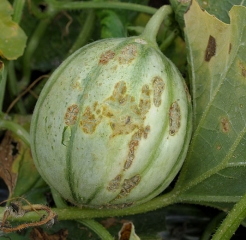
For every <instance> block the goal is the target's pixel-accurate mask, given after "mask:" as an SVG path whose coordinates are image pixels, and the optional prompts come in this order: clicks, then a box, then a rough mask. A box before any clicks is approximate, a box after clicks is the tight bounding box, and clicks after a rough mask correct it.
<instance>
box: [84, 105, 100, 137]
mask: <svg viewBox="0 0 246 240" xmlns="http://www.w3.org/2000/svg"><path fill="white" fill-rule="evenodd" d="M101 120H102V116H96V115H95V114H94V113H93V112H92V110H91V108H90V107H89V106H87V107H86V109H85V111H84V113H83V115H82V116H81V120H80V127H81V128H82V130H83V132H84V133H87V134H92V133H94V132H95V130H96V127H97V125H98V124H99V123H100V122H101Z"/></svg>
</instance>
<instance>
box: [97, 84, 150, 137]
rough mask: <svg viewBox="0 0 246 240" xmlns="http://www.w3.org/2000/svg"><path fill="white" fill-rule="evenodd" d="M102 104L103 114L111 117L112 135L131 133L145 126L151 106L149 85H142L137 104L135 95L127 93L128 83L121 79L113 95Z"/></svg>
mask: <svg viewBox="0 0 246 240" xmlns="http://www.w3.org/2000/svg"><path fill="white" fill-rule="evenodd" d="M102 106H103V113H102V114H103V116H105V117H107V118H109V125H110V127H111V129H112V134H111V137H115V136H117V135H122V134H129V133H131V132H133V131H134V130H135V129H139V128H143V127H144V119H145V117H146V114H147V113H148V111H149V109H150V107H151V104H150V89H149V86H147V85H144V86H143V87H142V92H141V96H140V100H139V104H136V101H135V98H134V96H131V95H129V94H127V87H126V83H125V82H124V81H120V82H118V83H117V84H116V85H115V87H114V91H113V94H112V96H110V97H109V98H108V99H106V100H105V101H104V103H103V104H102Z"/></svg>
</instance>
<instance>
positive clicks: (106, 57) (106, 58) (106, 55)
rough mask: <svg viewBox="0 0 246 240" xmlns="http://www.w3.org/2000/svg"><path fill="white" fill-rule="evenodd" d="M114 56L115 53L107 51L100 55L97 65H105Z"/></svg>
mask: <svg viewBox="0 0 246 240" xmlns="http://www.w3.org/2000/svg"><path fill="white" fill-rule="evenodd" d="M114 56H115V52H113V51H112V50H108V51H106V52H104V53H102V54H101V56H100V59H99V64H102V65H105V64H107V63H108V62H109V61H110V60H111V59H113V58H114Z"/></svg>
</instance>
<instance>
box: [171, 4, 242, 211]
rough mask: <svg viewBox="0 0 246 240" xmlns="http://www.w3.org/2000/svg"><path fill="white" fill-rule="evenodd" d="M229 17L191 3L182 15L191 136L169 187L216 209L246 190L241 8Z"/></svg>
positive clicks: (186, 198) (189, 199) (182, 198)
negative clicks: (174, 181)
mask: <svg viewBox="0 0 246 240" xmlns="http://www.w3.org/2000/svg"><path fill="white" fill-rule="evenodd" d="M229 15H230V19H231V23H230V24H225V23H223V22H221V21H220V20H218V19H216V18H215V17H214V16H211V15H209V14H208V13H207V12H206V11H202V10H201V9H200V7H199V5H198V3H197V2H196V1H193V3H192V5H191V7H190V9H189V11H188V12H187V13H186V14H185V24H186V28H185V37H186V43H187V46H188V54H189V65H190V68H191V84H192V96H193V103H194V109H193V110H194V134H193V139H192V142H191V146H190V150H189V153H188V156H187V161H186V162H185V165H184V167H183V169H182V171H181V174H180V178H179V180H178V183H177V185H176V188H175V190H176V192H178V193H179V194H181V197H180V199H179V200H180V201H189V202H199V203H202V204H208V205H213V206H217V207H220V208H227V207H230V206H231V204H233V203H235V202H237V201H238V200H239V199H240V197H241V196H242V195H244V194H245V192H246V184H245V179H246V168H245V166H246V151H245V150H246V148H245V146H246V28H245V26H246V8H245V7H242V6H234V7H233V8H232V9H231V11H230V13H229ZM196 16H199V17H196ZM195 18H196V21H194V19H195Z"/></svg>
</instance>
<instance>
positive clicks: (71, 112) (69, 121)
mask: <svg viewBox="0 0 246 240" xmlns="http://www.w3.org/2000/svg"><path fill="white" fill-rule="evenodd" d="M78 114H79V107H78V105H77V104H72V105H71V106H69V107H68V108H67V111H66V113H65V116H64V121H65V124H66V125H68V126H71V125H74V124H75V123H76V121H77V119H78Z"/></svg>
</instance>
